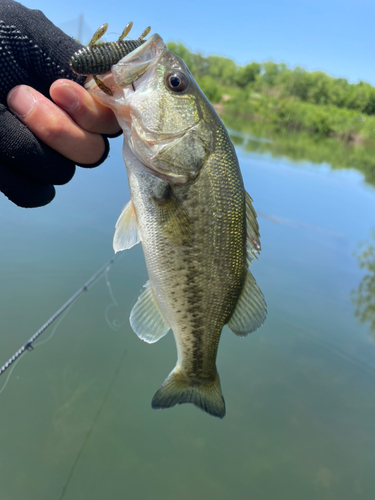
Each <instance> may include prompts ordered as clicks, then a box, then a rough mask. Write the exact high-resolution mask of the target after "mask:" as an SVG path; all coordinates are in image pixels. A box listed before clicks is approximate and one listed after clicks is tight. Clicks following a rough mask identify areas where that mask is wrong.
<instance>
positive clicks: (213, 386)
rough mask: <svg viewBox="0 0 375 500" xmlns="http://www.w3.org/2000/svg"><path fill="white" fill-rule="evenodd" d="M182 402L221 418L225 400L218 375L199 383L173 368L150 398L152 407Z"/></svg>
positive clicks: (156, 407) (156, 408)
mask: <svg viewBox="0 0 375 500" xmlns="http://www.w3.org/2000/svg"><path fill="white" fill-rule="evenodd" d="M182 403H193V404H194V405H195V406H196V407H197V408H200V409H201V410H203V411H205V412H207V413H209V414H210V415H213V416H214V417H219V418H223V417H224V416H225V401H224V398H223V395H222V394H221V387H220V380H219V375H218V373H216V377H215V379H214V380H213V381H212V382H210V383H209V384H199V383H197V382H196V381H194V382H193V381H191V380H189V378H187V377H185V376H184V375H183V373H181V370H180V369H179V368H177V367H176V368H175V369H174V370H173V371H172V373H170V375H169V376H168V378H167V379H166V380H165V381H164V383H163V385H162V386H161V387H160V389H159V390H158V391H157V392H156V394H155V396H154V397H153V398H152V403H151V405H152V408H154V410H162V409H163V408H171V407H172V406H175V405H180V404H182Z"/></svg>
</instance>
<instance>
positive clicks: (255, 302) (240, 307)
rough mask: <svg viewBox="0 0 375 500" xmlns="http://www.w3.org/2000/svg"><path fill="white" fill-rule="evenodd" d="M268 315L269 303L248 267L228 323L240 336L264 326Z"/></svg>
mask: <svg viewBox="0 0 375 500" xmlns="http://www.w3.org/2000/svg"><path fill="white" fill-rule="evenodd" d="M266 316H267V304H266V302H265V300H264V296H263V293H262V292H261V291H260V288H259V287H258V285H257V284H256V281H255V279H254V276H253V275H252V274H251V272H250V271H249V270H248V269H247V272H246V278H245V283H244V285H243V288H242V292H241V295H240V297H239V299H238V302H237V305H236V309H235V310H234V313H233V315H232V317H231V319H230V320H229V321H228V323H227V325H228V327H229V328H230V329H231V330H232V332H233V333H235V334H236V335H238V336H239V337H245V335H247V334H249V333H251V332H254V331H255V330H256V329H257V328H259V327H260V326H262V324H263V323H264V320H265V319H266Z"/></svg>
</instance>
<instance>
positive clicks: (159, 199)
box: [154, 184, 191, 245]
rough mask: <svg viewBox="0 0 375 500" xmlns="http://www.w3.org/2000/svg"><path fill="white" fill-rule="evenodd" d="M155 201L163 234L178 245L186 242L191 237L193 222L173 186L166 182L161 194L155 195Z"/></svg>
mask: <svg viewBox="0 0 375 500" xmlns="http://www.w3.org/2000/svg"><path fill="white" fill-rule="evenodd" d="M154 201H155V205H156V209H157V218H158V221H159V223H160V225H161V234H162V235H163V236H164V237H165V238H167V239H168V240H169V241H171V242H172V243H175V244H176V245H184V244H186V243H187V242H188V241H189V238H190V233H191V222H190V220H189V217H188V215H187V212H186V210H185V209H184V207H183V206H182V205H181V202H180V201H179V200H178V199H177V197H176V195H175V194H174V193H173V190H172V187H171V186H170V185H169V184H166V185H165V188H164V189H163V192H162V193H160V196H155V197H154Z"/></svg>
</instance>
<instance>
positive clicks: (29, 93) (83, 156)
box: [7, 85, 105, 164]
mask: <svg viewBox="0 0 375 500" xmlns="http://www.w3.org/2000/svg"><path fill="white" fill-rule="evenodd" d="M7 103H8V106H9V108H10V109H11V110H12V111H13V112H14V113H15V114H16V115H17V117H18V119H19V120H21V122H22V123H24V124H25V125H26V126H27V127H28V128H29V129H30V130H31V132H32V133H33V134H34V135H35V136H36V137H38V138H39V139H40V140H41V141H42V142H44V143H45V144H47V145H48V146H50V147H51V148H52V149H54V150H55V151H57V152H58V153H60V154H62V155H63V156H65V157H66V158H68V159H70V160H72V161H74V162H76V163H80V164H91V163H96V162H97V161H98V160H100V158H102V156H103V154H104V152H105V142H104V139H103V137H102V136H101V135H99V134H94V133H92V132H88V131H87V130H84V129H82V128H81V127H80V126H79V125H77V124H76V123H75V122H74V121H73V120H72V118H70V116H69V115H68V114H67V113H65V111H63V110H62V109H61V108H59V107H58V106H57V105H56V104H54V103H53V102H51V101H50V100H49V99H47V98H46V97H44V96H43V95H42V94H40V93H39V92H38V91H37V90H35V89H33V88H32V87H28V86H26V85H19V86H17V87H15V88H14V89H12V90H11V91H10V92H9V94H8V98H7Z"/></svg>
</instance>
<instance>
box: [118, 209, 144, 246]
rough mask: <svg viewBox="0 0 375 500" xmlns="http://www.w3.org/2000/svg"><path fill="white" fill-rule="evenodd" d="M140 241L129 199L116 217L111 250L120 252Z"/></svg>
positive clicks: (134, 214) (135, 218)
mask: <svg viewBox="0 0 375 500" xmlns="http://www.w3.org/2000/svg"><path fill="white" fill-rule="evenodd" d="M140 241H141V239H140V237H139V234H138V229H137V217H136V213H135V208H134V205H133V202H132V201H131V200H130V201H129V202H128V203H127V204H126V205H125V207H124V208H123V210H122V212H121V215H120V217H119V218H118V219H117V222H116V230H115V235H114V236H113V250H114V251H115V253H117V252H121V251H122V250H127V249H128V248H131V247H133V246H134V245H136V244H137V243H139V242H140Z"/></svg>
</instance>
